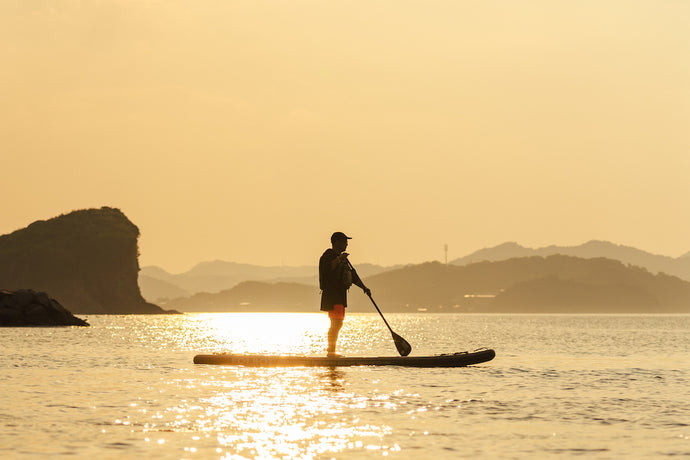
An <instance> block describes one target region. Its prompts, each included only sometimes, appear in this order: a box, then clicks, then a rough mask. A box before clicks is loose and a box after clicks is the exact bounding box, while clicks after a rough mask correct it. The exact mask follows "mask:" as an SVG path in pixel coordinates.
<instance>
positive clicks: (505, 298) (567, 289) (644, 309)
mask: <svg viewBox="0 0 690 460" xmlns="http://www.w3.org/2000/svg"><path fill="white" fill-rule="evenodd" d="M364 278H365V283H366V284H367V286H369V287H370V288H371V289H372V291H373V294H374V297H375V299H376V301H377V303H378V304H379V305H380V306H381V307H382V308H383V309H384V310H385V311H391V312H392V311H400V312H414V311H430V312H515V313H531V312H540V313H564V312H567V313H632V312H635V313H690V283H689V282H687V281H683V280H681V279H679V278H677V277H674V276H669V275H665V274H656V275H654V274H651V273H650V272H648V271H647V270H645V269H643V268H639V267H635V266H631V265H625V264H623V263H621V262H619V261H615V260H610V259H605V258H595V259H583V258H577V257H570V256H561V255H553V256H549V257H536V256H535V257H522V258H514V259H509V260H506V261H499V262H479V263H475V264H469V265H465V266H453V265H444V264H441V263H439V262H428V263H424V264H419V265H411V266H407V267H404V268H400V269H396V270H391V271H387V272H383V273H380V274H378V275H375V276H371V277H364ZM167 305H169V306H172V307H174V308H178V309H181V310H186V311H255V310H257V309H258V310H266V309H268V310H272V311H276V310H277V311H318V309H319V293H318V289H315V288H314V287H312V286H307V285H300V284H295V283H265V282H253V283H242V284H240V285H238V286H237V287H235V288H233V289H230V290H227V291H223V292H221V293H217V294H198V295H196V296H193V297H190V298H186V299H177V300H174V301H171V302H170V303H168V304H167ZM349 309H350V311H372V307H371V304H370V302H369V299H368V298H366V297H365V296H364V295H363V294H362V293H361V291H360V290H359V289H358V288H356V287H353V288H352V289H351V290H350V296H349Z"/></svg>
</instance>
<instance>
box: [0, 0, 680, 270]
mask: <svg viewBox="0 0 690 460" xmlns="http://www.w3.org/2000/svg"><path fill="white" fill-rule="evenodd" d="M689 23H690V2H688V1H680V0H647V1H638V0H620V1H615V0H611V1H609V0H604V1H602V0H596V1H594V0H583V1H558V0H543V1H537V0H525V1H513V0H505V1H502V0H496V1H492V0H488V1H485V0H473V1H469V0H449V1H437V0H363V1H323V0H320V1H316V0H315V1H303V0H292V1H264V0H246V1H234V0H226V1H220V0H218V1H213V0H176V1H165V0H89V1H87V0H62V1H51V0H40V1H25V0H3V1H2V2H0V107H1V109H0V148H1V150H0V152H1V153H0V155H2V156H1V158H2V172H3V173H2V176H1V177H0V196H2V208H1V209H2V219H0V234H5V233H9V232H12V231H14V230H17V229H19V228H22V227H25V226H26V225H28V224H30V223H31V222H33V221H35V220H38V219H47V218H50V217H53V216H56V215H59V214H61V213H66V212H69V211H72V210H74V209H83V208H89V207H101V206H113V207H117V208H120V209H122V211H123V212H124V213H125V214H126V215H127V216H128V217H129V218H130V219H131V220H132V221H133V222H134V223H135V224H137V225H138V226H139V228H140V230H141V234H142V236H141V239H140V251H141V259H140V262H141V265H159V266H161V267H163V268H165V269H167V270H169V271H172V272H177V271H183V270H187V269H189V268H190V267H191V266H193V265H194V264H195V263H197V262H200V261H203V260H212V259H223V260H232V261H237V262H248V263H256V264H263V265H280V264H285V265H307V264H310V265H313V264H316V263H317V259H318V257H319V256H320V254H321V252H322V251H323V250H324V249H325V248H326V247H327V246H328V245H329V241H328V239H329V236H330V234H331V233H332V232H333V231H335V230H342V231H344V232H346V233H348V234H350V235H351V236H353V237H354V239H353V240H352V242H351V247H350V251H349V252H350V253H351V254H352V257H351V259H352V260H353V262H371V263H378V264H384V265H388V264H395V263H416V262H423V261H427V260H434V259H436V260H442V259H443V245H444V244H446V243H447V244H448V245H449V257H450V258H451V259H452V258H456V257H460V256H463V255H466V254H468V253H470V252H472V251H474V250H476V249H480V248H482V247H488V246H494V245H496V244H500V243H502V242H505V241H517V242H519V243H521V244H523V245H525V246H532V247H537V246H546V245H551V244H558V245H575V244H580V243H583V242H585V241H587V240H590V239H602V240H609V241H612V242H615V243H618V244H625V245H630V246H636V247H639V248H640V249H644V250H647V251H650V252H654V253H659V254H665V255H670V256H674V257H675V256H679V255H681V254H683V253H686V252H688V251H690V27H688V24H689Z"/></svg>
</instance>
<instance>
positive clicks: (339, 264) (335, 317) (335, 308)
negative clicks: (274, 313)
mask: <svg viewBox="0 0 690 460" xmlns="http://www.w3.org/2000/svg"><path fill="white" fill-rule="evenodd" d="M350 239H352V238H350V237H349V236H346V235H345V234H344V233H343V232H335V233H334V234H333V235H331V247H330V248H328V249H326V251H325V252H324V253H323V255H322V256H321V259H319V286H320V287H321V310H323V311H327V312H328V317H329V318H330V319H331V327H330V328H329V329H328V350H327V354H326V356H328V357H340V355H339V354H337V353H336V352H335V345H336V342H337V341H338V333H340V328H341V327H342V326H343V320H344V319H345V309H346V308H347V290H348V289H350V286H351V285H353V284H354V285H356V286H359V287H361V288H362V289H363V290H364V293H365V294H367V295H370V294H371V291H370V290H369V288H367V287H366V286H365V285H364V283H362V280H361V279H360V278H359V276H358V275H357V272H355V271H354V270H352V268H351V265H350V263H349V262H348V260H347V256H348V253H347V252H345V249H347V240H350Z"/></svg>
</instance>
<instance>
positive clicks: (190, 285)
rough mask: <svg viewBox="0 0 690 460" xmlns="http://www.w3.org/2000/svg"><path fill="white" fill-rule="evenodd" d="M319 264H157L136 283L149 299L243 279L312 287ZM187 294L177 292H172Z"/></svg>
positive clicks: (363, 267)
mask: <svg viewBox="0 0 690 460" xmlns="http://www.w3.org/2000/svg"><path fill="white" fill-rule="evenodd" d="M398 267H400V266H395V267H381V266H379V265H372V264H360V265H358V266H357V271H358V272H359V273H360V274H361V275H362V276H364V277H368V276H372V275H375V274H377V273H381V272H383V271H386V270H390V269H393V268H398ZM318 271H319V270H318V267H317V266H316V265H313V266H297V267H294V266H279V267H277V266H272V267H265V266H260V265H251V264H240V263H235V262H227V261H223V260H214V261H207V262H201V263H199V264H197V265H196V266H194V267H193V268H192V269H190V270H188V271H186V272H184V273H179V274H171V273H168V272H167V271H165V270H163V269H162V268H160V267H156V266H147V267H144V268H142V269H141V272H140V274H139V284H140V286H141V292H142V295H143V296H144V297H145V298H146V299H148V300H151V301H154V300H158V299H159V298H168V299H174V298H177V297H181V296H185V295H190V294H197V293H201V292H207V293H217V292H220V291H224V290H228V289H230V288H232V287H233V286H235V285H237V284H239V283H242V282H244V281H265V282H268V283H278V282H283V283H300V284H306V285H311V286H317V285H318V284H319V277H318ZM152 280H160V281H164V282H165V283H167V284H162V283H158V284H154V282H153V281H152ZM176 291H177V292H180V291H181V292H187V293H189V294H176V293H175V292H176Z"/></svg>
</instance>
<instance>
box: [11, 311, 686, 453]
mask: <svg viewBox="0 0 690 460" xmlns="http://www.w3.org/2000/svg"><path fill="white" fill-rule="evenodd" d="M387 319H388V320H389V322H390V324H391V326H392V327H393V329H394V331H395V332H396V333H398V334H399V335H401V336H402V337H404V338H405V339H407V341H408V342H410V344H411V345H412V347H413V352H412V353H413V355H425V354H438V353H453V352H457V351H464V350H473V349H475V348H480V347H490V348H493V349H495V350H496V358H495V359H494V360H493V361H490V362H488V363H483V364H480V365H475V366H470V367H465V368H451V369H443V368H437V369H415V368H403V367H351V368H333V369H329V368H244V367H225V366H208V365H194V364H192V358H193V356H194V355H195V354H197V353H213V352H222V351H232V352H234V353H269V354H271V353H274V354H275V353H282V354H287V353H290V354H305V355H320V354H323V352H324V349H325V345H326V344H325V334H326V330H327V328H328V319H327V318H326V317H325V315H323V314H319V313H314V314H309V313H303V314H297V313H256V314H249V313H227V314H190V315H175V316H145V315H133V316H89V317H88V320H89V322H90V323H91V327H89V328H4V329H0V347H1V349H2V355H0V457H1V458H32V459H33V458H51V459H52V458H59V457H64V458H100V459H104V458H105V459H107V458H118V459H119V458H166V459H167V458H170V459H211V458H217V459H241V458H261V459H264V458H265V459H269V458H271V459H272V458H289V459H293V458H304V459H307V458H348V459H349V458H355V459H357V458H367V459H368V458H382V457H387V458H398V459H407V458H415V459H426V458H428V459H434V460H442V459H457V458H517V459H522V458H525V459H526V458H569V457H580V458H602V459H605V458H661V457H671V456H681V457H683V456H690V353H689V347H690V316H686V315H681V316H646V315H636V316H622V315H611V316H609V315H597V316H590V315H468V314H423V313H420V314H389V315H387ZM339 351H340V352H341V353H344V354H346V355H351V356H358V355H395V354H396V350H395V348H394V346H393V343H392V340H391V336H390V333H389V332H388V330H387V329H386V328H385V326H384V325H383V322H382V321H381V319H380V317H378V316H377V315H376V314H351V315H349V316H348V317H347V319H346V321H345V326H344V328H343V330H342V333H341V339H340V341H339Z"/></svg>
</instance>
